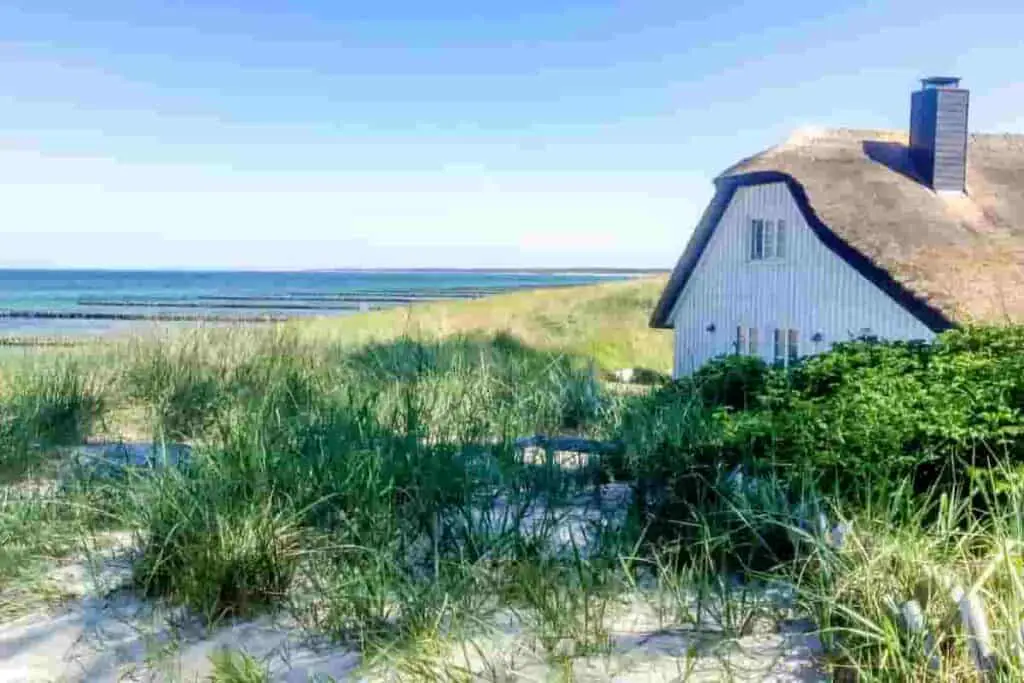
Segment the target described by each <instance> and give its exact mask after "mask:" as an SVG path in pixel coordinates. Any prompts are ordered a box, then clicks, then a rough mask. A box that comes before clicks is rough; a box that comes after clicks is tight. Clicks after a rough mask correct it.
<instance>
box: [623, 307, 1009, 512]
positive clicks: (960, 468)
mask: <svg viewBox="0 0 1024 683" xmlns="http://www.w3.org/2000/svg"><path fill="white" fill-rule="evenodd" d="M659 416H661V417H659ZM652 420H653V421H652ZM645 421H646V422H645ZM641 422H645V424H639V423H641ZM623 428H624V429H625V430H626V431H627V435H626V439H625V440H626V442H627V443H632V444H636V445H637V446H638V447H639V448H638V449H637V450H639V451H641V452H644V453H646V454H647V456H648V457H645V458H644V469H647V470H649V472H648V474H649V475H650V476H653V477H663V476H671V474H672V472H678V471H681V470H686V469H691V468H697V470H700V469H702V468H704V469H711V470H721V469H723V468H725V469H728V468H732V467H736V466H743V467H745V468H749V469H750V470H751V471H754V472H758V471H761V472H764V471H768V470H770V471H771V472H772V473H773V474H783V475H786V476H791V475H793V474H794V473H813V475H814V476H815V477H816V478H817V479H818V480H819V482H821V483H822V484H823V485H825V486H826V487H828V488H835V487H839V488H840V489H841V490H842V491H844V492H845V493H848V494H850V495H856V493H857V484H858V482H861V481H863V480H864V479H865V478H866V477H870V478H871V479H873V480H875V481H878V480H885V479H891V480H897V479H900V478H902V477H907V476H909V477H912V478H913V480H914V481H915V485H916V487H917V488H918V489H919V490H924V489H928V488H930V487H931V486H932V485H933V484H937V483H938V484H943V483H944V484H951V483H953V482H955V481H962V480H963V479H964V478H965V477H967V476H969V473H970V472H971V470H972V468H978V467H981V468H985V467H988V466H989V465H990V464H991V463H993V462H996V461H998V462H1000V463H1006V462H1020V461H1021V460H1024V328H1022V327H1008V328H968V329H962V330H955V331H950V332H947V333H945V334H943V335H941V336H940V337H939V338H938V340H937V341H936V342H935V343H933V344H924V343H915V342H910V343H904V342H879V341H877V340H858V341H853V342H848V343H843V344H839V345H837V346H836V347H835V349H834V350H833V351H831V352H830V353H826V354H823V355H820V356H815V357H811V358H808V359H806V360H805V361H803V362H802V363H801V364H799V365H798V366H795V367H792V368H789V369H786V368H780V367H771V366H768V365H765V364H764V363H763V362H761V361H760V360H759V359H752V358H748V357H740V356H730V357H724V358H720V359H717V360H715V361H713V362H711V363H710V364H709V365H708V366H706V367H705V368H703V369H702V370H701V371H699V372H698V373H696V374H695V375H694V376H693V377H691V378H688V379H686V380H683V381H680V382H677V383H676V384H674V385H673V386H670V387H668V388H666V389H663V390H661V391H658V392H656V393H654V394H652V395H650V396H648V397H644V398H642V399H640V400H639V401H638V403H637V405H635V406H633V407H632V408H631V409H630V410H627V414H626V415H625V416H624V421H623ZM659 453H661V454H662V455H661V456H657V454H659ZM651 454H655V456H656V457H653V458H652V457H649V456H650V455H651Z"/></svg>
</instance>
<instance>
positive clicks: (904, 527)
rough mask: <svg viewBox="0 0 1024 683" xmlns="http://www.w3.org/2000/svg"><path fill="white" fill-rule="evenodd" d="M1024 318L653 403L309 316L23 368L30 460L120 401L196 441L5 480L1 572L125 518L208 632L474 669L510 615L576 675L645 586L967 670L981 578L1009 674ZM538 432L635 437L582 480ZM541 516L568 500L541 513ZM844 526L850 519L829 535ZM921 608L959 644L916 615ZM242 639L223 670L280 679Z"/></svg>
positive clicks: (562, 374) (492, 344)
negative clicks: (283, 630) (909, 624)
mask: <svg viewBox="0 0 1024 683" xmlns="http://www.w3.org/2000/svg"><path fill="white" fill-rule="evenodd" d="M622 305H623V306H627V305H632V304H628V303H623V304H622ZM1019 335H1020V332H1019V331H1018V330H1012V329H1011V330H1005V331H990V330H969V331H962V332H956V333H951V334H949V335H947V336H945V337H943V338H942V339H941V340H940V341H939V343H937V344H936V345H935V346H933V347H921V346H915V345H901V344H894V345H885V344H876V343H871V342H867V341H863V342H857V343H854V344H851V345H848V346H845V347H841V348H839V349H837V351H836V352H835V353H833V354H829V355H826V356H822V357H820V358H816V359H811V360H808V361H807V362H806V363H804V364H803V365H801V366H800V367H799V368H797V369H790V370H786V369H778V368H769V367H765V366H763V365H762V364H759V363H757V362H756V361H749V360H742V359H726V360H723V361H720V362H718V363H714V364H712V365H711V366H709V367H708V368H707V369H706V370H704V371H702V372H701V373H698V375H696V376H695V377H694V378H691V379H690V380H687V381H682V382H677V383H673V384H670V385H667V386H663V387H658V388H656V389H652V390H651V391H649V392H641V393H631V394H620V393H616V391H614V390H613V389H612V388H611V387H609V386H607V385H605V384H603V383H602V382H601V381H600V378H599V375H600V374H601V373H600V371H599V369H598V365H597V364H596V363H595V362H594V360H593V359H592V358H588V357H586V356H583V355H575V354H567V353H561V352H558V351H553V350H550V349H548V350H544V349H538V348H536V347H533V346H530V345H528V344H526V343H525V342H524V341H522V340H521V339H518V338H515V337H512V336H511V335H508V334H505V333H499V334H492V335H481V334H474V335H455V336H450V337H445V338H435V337H426V338H414V337H409V336H406V337H397V338H392V339H377V340H375V341H371V342H369V343H365V344H361V345H355V346H353V345H351V344H348V343H337V344H335V343H330V342H326V341H323V340H315V339H311V338H310V337H308V336H304V335H302V334H299V333H297V332H296V331H295V330H292V329H289V328H280V329H273V330H269V331H260V332H256V331H252V330H250V331H201V332H197V333H194V334H190V335H182V336H178V337H176V338H174V339H172V340H165V341H163V342H159V343H156V342H145V343H143V342H137V343H135V344H133V345H130V346H126V347H123V348H121V349H120V350H119V351H118V354H117V355H111V356H106V357H104V360H102V361H95V364H92V365H90V364H89V362H87V361H85V360H83V359H75V358H65V359H62V360H60V361H58V362H50V363H49V364H44V365H40V366H37V367H35V368H33V369H32V370H25V371H21V370H19V371H18V372H11V373H9V374H8V375H7V376H6V378H5V382H4V392H3V399H2V402H0V409H2V410H0V415H3V416H5V422H3V424H4V425H6V426H5V427H4V430H3V431H2V435H3V439H4V441H3V443H5V444H8V445H11V446H12V448H10V449H9V450H5V451H4V456H3V457H4V458H5V462H6V463H13V462H15V461H16V459H17V458H22V459H23V460H24V461H25V462H28V461H29V460H32V459H33V458H35V459H36V460H35V462H36V464H39V462H41V460H40V459H43V460H45V459H46V458H47V457H49V454H51V453H52V449H51V447H52V446H53V445H55V444H71V443H75V442H79V441H81V440H82V439H83V438H85V437H87V436H89V435H90V434H92V433H95V432H96V431H97V430H98V429H99V428H101V427H105V426H106V425H104V423H105V422H106V421H108V420H109V418H110V416H111V415H112V414H114V412H115V411H118V410H123V409H126V408H131V409H137V410H141V411H142V412H143V413H144V414H145V415H146V416H147V417H146V419H147V425H146V427H147V428H148V431H149V432H150V433H152V434H153V435H154V436H155V437H157V440H167V441H175V440H184V441H188V442H189V443H190V444H191V445H192V450H191V453H190V455H189V457H188V458H187V459H185V460H184V461H183V462H180V463H172V462H166V463H163V462H157V463H155V464H154V465H153V466H152V467H142V468H127V469H125V470H124V471H123V472H122V473H121V474H120V476H118V477H107V478H104V477H95V478H88V477H86V478H82V479H76V478H74V476H76V475H71V476H72V478H71V479H70V480H66V481H63V482H62V485H61V486H57V487H54V488H52V489H47V490H46V491H44V492H43V493H41V494H40V495H39V496H38V497H37V498H36V499H35V500H31V499H29V498H25V497H19V498H15V497H13V494H11V493H10V492H9V491H10V490H9V489H5V491H8V493H7V494H6V495H7V496H8V497H7V498H6V499H0V540H3V539H6V540H7V541H8V543H7V544H5V545H4V547H3V550H0V595H3V594H4V593H3V583H2V582H3V581H4V580H5V579H4V576H5V573H4V572H7V573H6V576H7V577H8V578H7V579H6V580H7V581H8V584H9V585H13V584H15V583H18V584H19V585H24V578H25V576H24V573H23V572H21V570H19V571H18V572H15V571H14V570H12V569H5V567H8V568H10V567H21V566H28V564H29V563H28V561H27V560H28V558H36V559H42V558H44V557H45V556H60V555H62V554H67V553H68V552H70V551H71V548H72V547H73V546H74V542H73V541H74V535H75V534H84V533H89V530H91V529H95V528H98V527H109V526H112V525H113V526H116V527H119V528H123V529H127V530H130V531H132V532H134V533H135V534H136V536H137V539H138V543H139V546H140V558H139V560H138V562H137V563H136V565H135V568H134V580H135V583H136V585H137V587H138V588H139V589H140V590H141V591H142V592H143V593H145V594H147V595H149V596H152V597H155V598H160V599H166V600H169V601H171V602H173V603H178V604H183V605H186V606H188V607H189V608H191V609H192V610H194V611H195V612H197V613H199V614H201V615H203V616H204V617H205V618H206V619H207V620H208V621H210V622H217V621H219V620H221V619H224V618H228V617H248V616H251V615H253V614H257V613H259V612H262V611H265V610H276V609H286V610H289V611H291V613H292V614H293V616H294V617H295V618H296V619H297V620H298V621H299V623H301V624H302V625H304V626H305V627H307V628H309V629H312V630H315V631H316V632H318V633H322V634H327V635H328V636H330V637H332V638H334V639H336V640H338V641H340V642H344V643H348V644H351V645H355V646H358V647H359V648H360V649H361V650H362V652H363V653H364V654H365V655H366V657H367V666H368V667H370V668H372V667H374V666H377V667H390V668H392V669H394V670H399V671H403V672H405V674H406V675H407V676H409V677H411V678H416V677H420V678H430V677H435V678H443V677H444V676H452V677H455V678H457V677H458V675H468V674H467V673H466V672H462V674H458V672H457V671H455V669H457V668H458V667H455V669H453V668H452V665H451V658H450V654H451V653H450V651H449V650H450V646H451V645H450V644H451V643H452V642H463V643H474V642H477V640H479V639H480V637H481V635H480V634H481V633H487V631H488V629H489V628H492V627H493V623H494V622H495V621H496V620H497V621H501V620H502V619H511V620H512V621H514V622H515V623H517V624H518V625H519V626H520V627H522V628H524V629H525V630H526V631H527V632H529V633H531V634H533V637H534V641H535V642H534V648H533V649H534V654H536V656H538V657H539V658H541V659H543V660H546V661H547V662H548V663H549V664H550V665H551V666H554V667H560V668H562V669H563V670H569V669H571V668H572V665H573V661H574V660H576V659H578V658H580V657H587V656H602V655H605V654H608V653H609V652H611V649H612V643H613V640H612V639H613V634H612V633H611V632H610V626H609V625H610V624H611V623H612V617H613V615H614V614H615V613H616V610H620V609H622V608H623V605H625V604H627V603H628V601H629V600H635V599H636V598H637V595H642V596H644V597H645V599H650V600H652V601H654V602H656V603H657V605H658V609H659V610H661V612H662V613H664V614H665V619H666V623H668V624H671V625H674V626H677V627H682V626H688V627H690V628H697V627H699V628H706V627H707V625H708V623H712V624H714V627H715V629H716V630H717V632H718V633H719V634H720V635H722V637H726V638H731V639H736V640H738V639H742V638H744V637H746V636H747V635H750V634H751V633H752V632H753V630H754V629H755V625H756V624H757V623H759V622H760V621H761V620H764V619H768V620H771V621H775V622H777V621H780V620H782V619H784V618H790V617H796V616H803V617H807V618H810V619H812V620H813V622H814V623H815V624H816V625H817V628H818V629H819V635H820V637H821V638H822V640H823V642H824V643H825V645H826V646H827V658H828V661H827V664H828V666H830V667H831V669H832V671H833V673H836V675H846V674H849V673H850V672H856V674H857V675H858V676H859V677H860V678H861V679H863V680H967V679H969V678H971V676H972V675H973V674H972V673H971V666H972V664H971V661H970V658H969V656H968V654H967V649H966V643H967V641H966V638H965V635H964V633H963V631H962V629H961V627H959V626H958V625H957V624H958V621H957V618H956V615H955V613H953V612H952V611H951V601H950V599H949V598H948V596H943V595H941V593H942V591H946V592H947V593H948V586H945V583H948V582H954V583H959V584H961V585H962V587H963V588H964V589H965V590H967V591H969V590H974V591H976V592H977V593H978V594H979V595H983V596H984V597H985V598H986V603H987V605H988V609H989V612H990V615H989V619H990V622H991V626H992V631H993V651H994V655H995V660H996V661H997V662H998V667H999V671H998V673H997V675H998V676H1004V678H1005V680H1013V679H1014V678H1013V677H1014V676H1015V675H1017V674H1020V673H1021V670H1022V668H1024V665H1022V663H1021V656H1022V655H1021V653H1022V652H1024V645H1022V643H1020V638H1021V631H1020V620H1021V618H1022V617H1024V603H1022V602H1021V600H1020V596H1021V591H1022V587H1021V583H1020V579H1019V576H1020V568H1021V566H1024V565H1022V560H1021V554H1020V547H1021V543H1022V542H1024V521H1022V519H1021V512H1020V510H1021V509H1022V508H1021V503H1024V500H1022V496H1024V478H1022V477H1021V475H1020V457H1021V453H1022V451H1021V450H1020V449H1021V444H1022V443H1024V432H1022V431H1021V430H1020V425H1021V423H1022V420H1021V409H1022V407H1024V393H1022V388H1021V387H1022V385H1021V382H1020V377H1021V376H1022V375H1021V373H1018V372H1017V370H1019V369H1021V367H1022V366H1021V365H1020V363H1021V362H1022V358H1024V345H1022V344H1021V337H1020V336H1019ZM111 359H116V366H113V365H111V363H113V362H114V361H113V360H111ZM534 433H544V434H558V433H570V434H579V435H587V436H591V437H595V438H603V439H608V440H615V441H617V442H620V443H622V444H623V445H624V448H623V449H621V450H620V451H616V452H615V453H614V454H611V455H607V456H603V457H602V458H600V459H598V462H596V464H595V465H594V466H593V467H591V468H584V469H581V470H579V471H575V472H570V471H565V470H563V469H562V468H561V467H559V466H558V465H557V464H555V463H554V462H553V461H551V462H548V463H547V464H542V465H537V464H532V463H527V462H523V459H522V454H521V453H520V452H519V451H518V450H517V449H516V447H515V443H514V441H515V439H516V438H517V437H520V436H525V435H530V434H534ZM13 446H16V447H17V448H16V449H15V448H13ZM30 469H31V468H26V467H22V468H21V469H20V470H18V471H19V472H20V473H21V474H19V475H18V476H19V477H22V478H21V480H20V481H19V482H18V484H19V485H24V483H25V481H24V478H23V475H24V474H25V473H27V472H29V471H30ZM12 471H13V470H12ZM31 471H39V472H42V471H43V470H39V469H37V470H31ZM609 481H616V482H625V483H626V484H628V485H629V487H630V488H631V490H632V499H631V500H632V503H631V504H630V509H629V510H628V511H627V512H626V514H624V515H614V514H606V515H605V516H604V517H603V518H602V519H600V520H597V521H596V522H595V524H594V527H595V528H594V529H593V533H592V534H590V536H591V538H592V539H596V540H593V541H592V542H591V543H590V544H589V545H586V546H584V545H583V544H582V543H581V544H579V545H575V546H572V547H569V548H565V547H564V545H563V546H562V547H560V548H558V547H557V546H558V544H557V543H556V540H555V536H556V535H557V532H558V519H557V517H558V512H557V507H558V505H559V504H562V503H565V502H566V501H567V500H569V499H571V498H574V497H575V496H578V495H579V494H580V493H581V492H585V491H586V492H591V493H592V492H593V487H594V485H595V484H600V483H606V482H609ZM496 500H500V501H501V502H502V503H503V505H501V506H496V505H495V501H496ZM531 507H533V508H537V507H540V508H545V507H546V508H548V509H549V514H548V515H547V516H545V517H544V518H543V519H542V520H541V521H540V522H539V523H538V522H537V520H536V519H528V518H527V517H528V514H527V512H526V511H528V510H529V509H530V508H531ZM623 519H624V522H623ZM819 520H824V521H823V522H822V521H819ZM840 521H843V522H846V523H848V524H850V525H852V531H850V532H848V533H847V534H846V537H845V542H844V544H843V545H842V546H841V547H836V546H835V545H834V544H833V543H832V542H831V533H830V532H831V528H832V526H834V525H835V524H837V523H839V522H840ZM33 525H36V526H37V529H38V530H37V531H33V532H32V533H31V534H27V535H25V536H24V537H23V536H21V534H25V533H26V532H25V530H27V529H30V528H32V527H33ZM5 534H6V535H5ZM16 538H19V539H20V538H24V539H25V540H24V541H19V542H18V543H11V541H12V539H16ZM19 572H21V573H19ZM769 587H772V588H777V589H779V591H780V592H781V593H782V594H784V595H785V596H787V597H786V598H785V599H782V600H781V601H777V600H774V599H768V598H766V597H765V595H766V592H765V591H766V590H767V588H769ZM0 599H2V598H0ZM910 599H917V600H918V601H919V602H920V603H921V604H922V606H923V609H924V614H925V621H926V624H927V629H928V634H929V638H928V640H929V642H930V643H932V644H933V645H934V652H931V651H929V650H928V649H927V648H925V646H924V640H925V639H924V638H923V637H922V636H917V635H914V634H912V633H909V632H908V631H907V629H906V628H905V627H903V626H901V623H900V616H899V610H900V608H901V606H902V605H903V603H905V602H906V601H908V600H910ZM475 639H476V640H475ZM467 647H469V646H467ZM933 654H935V655H937V656H938V661H939V664H938V668H933V666H934V665H933V664H932V662H933V660H934V659H935V658H934V657H933V656H932V655H933ZM225 657H226V658H225V659H224V660H223V661H221V662H220V663H219V664H218V666H219V669H218V670H219V671H220V674H218V675H221V676H222V677H223V678H224V679H225V680H233V679H247V678H251V677H255V678H253V679H254V680H257V679H259V677H260V676H262V675H263V674H262V672H261V670H260V669H259V668H258V667H257V668H253V667H251V666H249V664H251V662H248V660H245V659H244V658H241V659H239V658H231V657H227V656H225ZM495 666H497V665H495ZM496 675H497V674H496Z"/></svg>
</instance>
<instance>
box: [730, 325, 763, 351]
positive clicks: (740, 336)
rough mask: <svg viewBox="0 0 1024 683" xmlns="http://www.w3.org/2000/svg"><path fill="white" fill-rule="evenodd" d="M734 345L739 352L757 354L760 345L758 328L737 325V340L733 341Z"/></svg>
mask: <svg viewBox="0 0 1024 683" xmlns="http://www.w3.org/2000/svg"><path fill="white" fill-rule="evenodd" d="M733 347H734V348H735V349H736V353H737V354H743V353H747V354H750V355H751V356H756V355H757V347H758V343H757V328H756V327H750V328H746V327H743V325H737V326H736V341H735V342H733Z"/></svg>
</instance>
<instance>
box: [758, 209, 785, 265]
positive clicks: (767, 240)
mask: <svg viewBox="0 0 1024 683" xmlns="http://www.w3.org/2000/svg"><path fill="white" fill-rule="evenodd" d="M785 254H786V221H782V220H779V221H769V220H765V219H763V218H755V219H753V220H751V221H750V260H751V261H764V260H766V259H778V258H782V257H783V256H785Z"/></svg>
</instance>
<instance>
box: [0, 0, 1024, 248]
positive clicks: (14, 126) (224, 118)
mask: <svg viewBox="0 0 1024 683" xmlns="http://www.w3.org/2000/svg"><path fill="white" fill-rule="evenodd" d="M70 4H72V3H68V2H67V0H63V1H62V2H58V1H53V0H7V1H6V2H4V3H3V4H0V211H2V213H0V217H2V220H0V238H2V240H3V242H2V244H3V246H2V249H0V265H6V266H68V267H72V266H86V267H89V266H98V267H196V268H211V267H233V268H239V267H252V268H316V267H351V266H364V267H373V266H388V267H410V266H425V267H436V266H521V265H538V266H588V265H607V266H627V267H633V266H654V267H660V266H665V267H667V266H669V265H670V264H671V263H672V262H674V260H675V259H676V257H677V256H678V253H679V251H680V250H681V249H682V247H683V245H684V244H685V242H686V239H687V237H688V236H689V233H690V231H691V229H692V227H693V224H694V222H695V221H696V219H697V217H698V216H699V213H700V211H701V210H702V209H703V206H704V204H705V203H706V201H707V199H708V198H709V196H710V193H711V184H710V181H711V178H713V176H714V175H715V174H716V173H717V172H718V171H720V170H722V169H723V168H724V167H726V166H728V165H729V164H731V163H732V162H733V161H735V160H736V159H737V158H739V157H742V156H746V155H748V154H751V153H753V152H756V151H758V150H760V149H762V148H764V147H767V146H770V145H772V144H775V143H777V142H779V141H781V140H783V139H785V137H786V136H787V135H788V134H789V132H790V131H791V130H792V129H794V128H797V127H800V126H804V125H822V126H853V127H887V128H903V127H905V126H906V122H907V118H908V111H907V109H908V100H909V92H910V90H911V89H912V88H913V87H914V86H915V85H916V83H917V80H916V79H917V78H918V77H920V76H923V75H931V74H954V75H959V76H962V77H964V79H965V81H964V85H965V86H966V87H969V88H970V89H971V91H972V104H971V117H972V121H971V123H972V128H974V129H976V130H986V131H1013V132H1021V131H1024V75H1022V74H1024V72H1022V70H1021V64H1022V63H1024V38H1022V36H1024V34H1022V33H1021V30H1020V27H1021V26H1022V25H1024V5H1021V3H1019V1H1018V2H1003V3H994V2H985V1H984V0H976V1H973V2H969V3H965V2H962V1H961V2H947V1H946V0H934V1H932V2H904V1H900V2H856V3H855V2H848V1H846V0H840V1H836V2H820V1H818V0H815V1H814V2H787V1H785V0H779V1H777V2H771V3H769V2H731V1H720V2H715V3H711V2H707V3H698V2H686V1H684V0H675V1H672V2H669V1H645V0H629V1H626V2H611V1H606V0H600V1H599V0H594V1H591V2H582V1H573V0H546V1H541V0H519V1H518V2H515V3H504V2H500V3H479V2H474V3H469V2H454V1H451V0H435V1H434V2H418V1H417V2H413V1H412V0H402V1H389V0H378V1H377V2H372V3H355V2H337V1H334V0H316V1H307V2H289V3H285V2H269V1H267V0H247V1H245V2H243V1H242V0H233V1H231V2H229V1H227V0H223V1H220V2H198V1H195V0H191V1H189V0H186V1H184V2H182V1H180V0H179V1H177V2H170V1H167V2H152V1H149V0H123V1H117V2H115V1H113V0H90V1H89V2H76V3H73V5H74V6H73V7H72V8H69V7H68V5H70Z"/></svg>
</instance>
